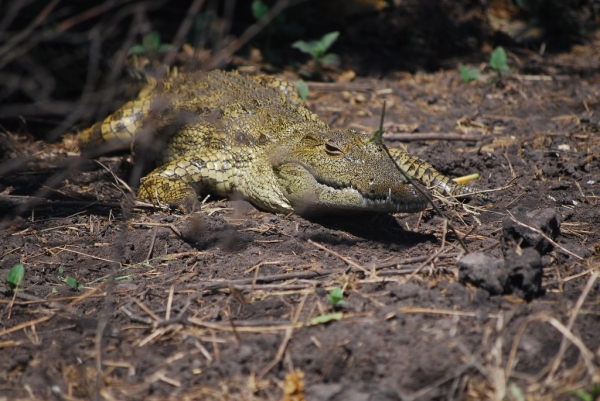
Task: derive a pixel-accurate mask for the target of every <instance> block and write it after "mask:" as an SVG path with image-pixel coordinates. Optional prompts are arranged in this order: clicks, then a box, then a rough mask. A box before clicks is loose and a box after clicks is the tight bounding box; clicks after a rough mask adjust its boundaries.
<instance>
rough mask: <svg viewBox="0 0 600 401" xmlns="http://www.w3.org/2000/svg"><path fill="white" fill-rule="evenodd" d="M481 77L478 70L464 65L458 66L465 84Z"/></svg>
mask: <svg viewBox="0 0 600 401" xmlns="http://www.w3.org/2000/svg"><path fill="white" fill-rule="evenodd" d="M480 75H481V71H480V70H479V68H469V67H467V66H466V65H463V64H461V65H460V76H461V77H462V79H463V81H465V83H469V82H471V81H474V80H476V79H477V78H479V76H480Z"/></svg>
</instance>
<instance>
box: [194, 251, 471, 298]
mask: <svg viewBox="0 0 600 401" xmlns="http://www.w3.org/2000/svg"><path fill="white" fill-rule="evenodd" d="M328 251H329V250H328ZM458 255H460V254H459V253H449V254H441V255H437V257H439V258H442V257H443V258H453V257H456V256H458ZM429 257H430V256H429V255H426V256H419V257H415V258H407V259H402V260H398V261H395V262H386V263H382V264H380V265H375V266H374V268H375V270H381V269H385V268H386V267H391V266H396V265H402V264H408V263H415V262H421V261H423V260H426V259H428V258H429ZM372 268H373V267H372ZM347 271H348V269H347V268H344V269H325V270H304V271H299V272H293V273H282V274H273V275H270V276H262V277H256V279H254V278H244V279H239V280H230V281H225V280H215V281H205V282H204V283H202V284H199V285H194V286H190V287H187V288H188V289H194V290H195V291H212V290H218V289H221V288H226V287H227V286H228V285H229V284H232V285H237V286H239V285H248V284H252V283H253V282H254V283H259V282H260V283H272V282H274V281H285V280H291V279H295V278H297V279H310V278H314V277H326V276H330V275H332V274H338V273H344V272H347ZM351 271H352V272H358V271H361V272H364V271H365V268H364V267H363V268H362V269H356V270H355V269H352V270H351ZM413 271H414V270H412V269H410V270H406V271H398V272H400V273H401V274H408V273H412V272H413ZM367 273H370V272H369V271H367Z"/></svg>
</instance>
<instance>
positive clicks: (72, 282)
mask: <svg viewBox="0 0 600 401" xmlns="http://www.w3.org/2000/svg"><path fill="white" fill-rule="evenodd" d="M65 283H67V284H68V285H69V287H71V288H72V289H74V290H75V291H79V290H81V289H82V288H83V284H81V283H80V282H78V281H77V280H76V279H74V278H73V277H71V276H67V278H66V279H65Z"/></svg>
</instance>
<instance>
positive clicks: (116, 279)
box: [115, 274, 133, 281]
mask: <svg viewBox="0 0 600 401" xmlns="http://www.w3.org/2000/svg"><path fill="white" fill-rule="evenodd" d="M132 278H133V274H128V275H126V276H119V277H115V281H121V280H131V279H132Z"/></svg>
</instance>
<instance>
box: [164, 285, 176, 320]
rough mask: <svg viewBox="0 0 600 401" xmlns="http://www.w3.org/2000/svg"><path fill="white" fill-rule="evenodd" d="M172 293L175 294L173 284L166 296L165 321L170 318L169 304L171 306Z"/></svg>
mask: <svg viewBox="0 0 600 401" xmlns="http://www.w3.org/2000/svg"><path fill="white" fill-rule="evenodd" d="M173 294H175V286H174V285H172V286H171V288H169V298H167V310H166V311H165V321H168V320H169V319H171V306H173Z"/></svg>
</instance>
